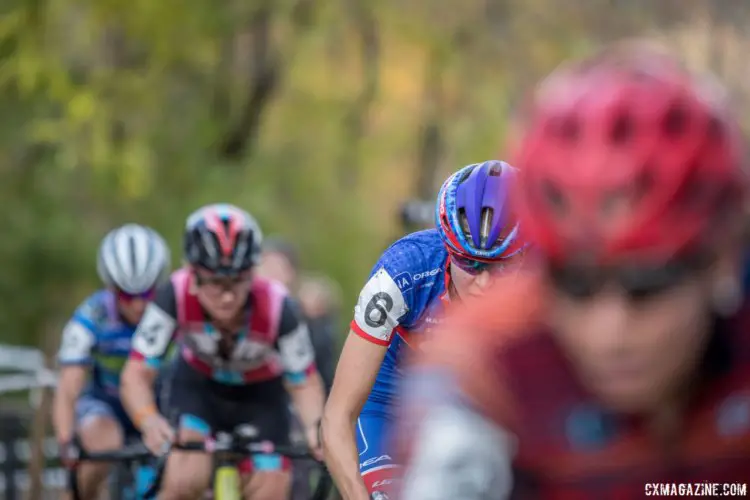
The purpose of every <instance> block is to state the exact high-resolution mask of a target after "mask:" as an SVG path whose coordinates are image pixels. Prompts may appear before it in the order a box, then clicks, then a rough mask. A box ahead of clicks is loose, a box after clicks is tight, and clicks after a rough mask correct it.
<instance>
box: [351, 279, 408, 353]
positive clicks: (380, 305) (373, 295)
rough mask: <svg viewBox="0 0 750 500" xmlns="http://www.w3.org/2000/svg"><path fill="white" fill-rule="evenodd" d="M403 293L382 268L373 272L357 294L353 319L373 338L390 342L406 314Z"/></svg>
mask: <svg viewBox="0 0 750 500" xmlns="http://www.w3.org/2000/svg"><path fill="white" fill-rule="evenodd" d="M406 311H407V307H406V303H405V301H404V296H403V294H402V293H401V290H400V289H399V287H398V285H397V284H396V282H395V281H394V280H393V278H391V276H390V275H389V274H388V272H387V271H386V270H385V269H384V268H380V270H378V272H376V273H375V274H373V275H372V277H371V278H370V280H369V281H368V282H367V284H366V285H365V286H364V288H363V289H362V291H361V292H360V294H359V300H358V301H357V305H356V306H355V308H354V321H355V322H356V323H357V326H359V328H361V329H362V331H364V332H365V333H366V334H368V335H369V336H371V337H373V338H374V339H376V340H379V341H382V342H389V341H390V340H391V335H393V329H394V328H396V327H397V326H398V324H399V319H400V318H401V317H402V316H403V315H404V314H406Z"/></svg>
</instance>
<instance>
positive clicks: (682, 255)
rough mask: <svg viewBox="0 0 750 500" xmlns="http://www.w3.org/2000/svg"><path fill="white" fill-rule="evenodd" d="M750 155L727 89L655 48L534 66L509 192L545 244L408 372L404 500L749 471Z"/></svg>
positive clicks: (635, 484) (582, 492) (569, 493)
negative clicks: (524, 270)
mask: <svg viewBox="0 0 750 500" xmlns="http://www.w3.org/2000/svg"><path fill="white" fill-rule="evenodd" d="M744 161H745V157H744V144H743V143H742V140H741V137H740V133H739V130H738V127H737V125H736V123H735V120H734V118H733V117H732V113H731V109H730V108H729V106H728V104H727V102H726V97H725V96H724V95H723V90H722V89H721V88H720V87H719V86H718V84H717V83H715V82H713V81H711V82H709V81H707V80H703V79H701V78H700V77H698V76H695V75H692V74H690V73H688V72H687V71H686V70H685V69H683V68H682V67H681V66H680V65H679V64H678V63H677V62H676V61H675V60H673V59H672V58H671V57H670V56H668V55H666V54H663V53H661V52H657V51H656V50H655V49H653V48H651V47H648V46H644V45H639V44H623V45H617V46H614V47H611V48H609V49H607V50H604V51H603V52H601V53H600V54H598V55H596V56H594V57H592V58H590V59H587V60H584V61H583V62H580V63H578V64H575V65H571V66H567V67H563V68H561V69H559V70H557V71H556V72H554V73H553V74H552V75H551V76H550V77H549V78H548V79H547V80H546V81H544V82H543V84H542V85H541V86H540V88H539V90H538V93H537V94H536V97H535V101H534V103H533V107H532V110H531V115H530V120H529V122H528V125H527V129H526V131H525V134H524V136H523V137H522V138H521V141H520V145H519V152H518V157H517V162H516V164H517V165H518V168H519V177H518V185H517V186H516V187H515V189H514V190H513V193H514V194H517V196H516V197H515V200H514V201H515V208H516V209H517V210H518V213H519V221H520V224H521V227H522V228H523V229H524V234H527V235H528V236H529V237H530V241H532V242H533V244H534V245H535V249H537V250H538V253H539V255H538V259H537V260H535V261H534V263H533V264H532V266H531V267H532V270H531V272H530V273H529V274H528V275H524V276H522V277H520V278H518V279H517V280H516V281H515V282H514V283H502V282H500V283H498V284H497V285H498V286H497V288H496V289H493V290H492V291H490V292H488V294H486V296H485V297H483V298H481V299H480V300H478V301H475V302H474V303H472V304H470V305H468V306H467V307H466V309H464V310H462V311H459V312H457V314H456V316H454V317H452V318H451V319H450V320H448V321H446V325H448V326H446V328H445V330H442V331H441V332H439V333H437V335H436V336H435V337H434V340H435V342H434V343H433V344H431V345H430V346H426V348H425V351H424V353H423V356H422V358H421V359H420V361H419V362H417V364H416V366H414V367H413V369H412V370H413V371H411V372H410V376H409V377H408V380H407V387H406V389H405V390H406V393H405V395H404V400H405V401H407V402H408V403H409V408H406V409H405V410H404V411H405V413H404V415H405V416H407V417H409V418H412V419H413V420H411V421H409V420H408V419H402V421H404V423H405V426H404V428H402V431H403V434H402V437H403V439H402V440H401V442H402V443H404V445H405V449H404V451H405V454H406V455H407V456H409V457H410V458H409V459H408V460H407V461H408V464H409V465H408V469H407V471H406V472H405V479H404V487H403V490H402V492H401V493H402V494H401V497H402V498H404V499H408V500H426V499H429V500H438V499H446V500H447V499H455V498H461V499H464V500H472V499H480V498H481V499H485V498H498V499H501V498H509V497H510V495H511V494H512V495H514V497H518V498H563V497H565V498H578V499H600V498H642V497H644V496H645V495H646V494H647V493H648V491H649V490H648V488H649V484H652V483H655V482H668V483H671V482H682V483H688V484H690V485H694V484H696V483H704V482H708V483H711V482H732V481H735V482H736V481H740V482H744V481H747V479H748V471H750V305H748V304H744V305H743V304H742V295H741V292H740V291H741V282H740V279H741V264H742V243H741V241H742V240H741V236H742V235H741V224H742V218H741V217H739V216H738V214H740V213H742V210H743V205H744V204H745V203H746V202H747V191H746V179H745V174H744V172H743V171H742V168H743V167H744V165H743V162H744ZM534 269H535V270H536V271H534ZM416 422H419V424H416ZM410 424H414V425H410ZM409 436H411V439H409ZM696 492H698V491H696ZM704 493H705V492H704ZM720 493H721V492H720ZM712 494H715V493H712ZM745 494H746V493H745Z"/></svg>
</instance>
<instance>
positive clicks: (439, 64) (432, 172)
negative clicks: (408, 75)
mask: <svg viewBox="0 0 750 500" xmlns="http://www.w3.org/2000/svg"><path fill="white" fill-rule="evenodd" d="M445 69H446V60H445V54H444V51H443V49H442V47H439V46H438V47H434V48H433V49H432V51H431V53H430V59H429V62H428V66H427V72H426V79H425V93H424V101H423V111H422V113H423V118H422V134H421V139H420V144H419V152H418V157H417V182H416V186H415V197H416V198H417V199H420V200H431V199H433V197H434V195H435V193H434V191H435V184H436V179H435V177H436V175H437V172H438V167H439V165H440V158H441V156H442V154H443V152H444V150H445V148H444V140H443V121H444V117H443V115H444V108H445V102H444V101H445V95H444V94H445V92H444V82H443V80H444V77H445Z"/></svg>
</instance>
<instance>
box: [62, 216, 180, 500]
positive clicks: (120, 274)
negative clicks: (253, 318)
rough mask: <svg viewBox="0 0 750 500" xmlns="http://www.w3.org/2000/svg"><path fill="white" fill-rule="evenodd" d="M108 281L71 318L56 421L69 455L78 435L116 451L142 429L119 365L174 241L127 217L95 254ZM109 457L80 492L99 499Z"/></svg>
mask: <svg viewBox="0 0 750 500" xmlns="http://www.w3.org/2000/svg"><path fill="white" fill-rule="evenodd" d="M97 270H98V272H99V276H100V278H101V280H102V282H103V283H104V285H105V286H106V288H104V289H102V290H99V291H98V292H95V293H94V294H93V295H91V296H90V297H88V298H87V299H86V300H85V301H84V302H83V303H82V304H81V305H80V306H79V307H78V309H76V311H75V312H74V313H73V317H72V318H71V319H70V321H68V323H67V324H66V325H65V328H64V330H63V334H62V341H61V345H60V351H59V353H58V356H57V359H58V363H59V364H60V365H61V370H60V379H59V382H58V386H57V391H56V392H55V398H54V403H53V413H52V418H53V424H54V428H55V435H56V438H57V441H58V443H59V446H60V450H61V456H62V457H63V459H65V458H66V457H67V456H71V455H72V450H73V449H74V445H73V439H74V436H76V435H77V436H78V438H79V439H80V441H81V446H83V447H84V448H85V449H86V450H87V451H104V450H114V449H118V448H120V447H122V445H123V444H124V440H125V439H126V438H128V437H131V436H137V432H136V430H135V428H134V427H133V424H132V423H131V421H130V419H129V418H128V417H127V415H126V413H125V411H124V409H123V407H122V405H121V404H120V399H119V384H120V370H121V369H122V367H123V365H124V364H125V361H126V360H127V359H128V355H129V353H130V342H131V337H132V336H133V333H134V332H135V325H137V324H138V322H139V321H140V319H141V317H142V316H143V313H144V311H145V309H146V305H147V304H148V302H149V301H150V300H151V299H152V298H153V295H154V289H155V287H156V285H157V284H158V283H159V282H161V281H163V280H165V279H166V278H167V277H168V276H169V271H170V258H169V248H168V247H167V244H166V243H165V242H164V239H162V237H161V236H159V234H157V233H156V232H155V231H154V230H152V229H150V228H147V227H143V226H139V225H136V224H127V225H125V226H122V227H119V228H117V229H114V230H113V231H111V232H110V233H109V234H108V235H107V236H106V237H105V238H104V240H103V241H102V243H101V246H100V248H99V255H98V261H97ZM107 472H108V466H107V465H106V464H99V463H96V464H95V463H91V464H83V465H81V467H80V469H79V479H78V484H79V488H80V495H81V497H82V498H84V499H86V498H98V490H99V489H100V487H101V485H102V483H103V481H104V479H105V478H106V476H107Z"/></svg>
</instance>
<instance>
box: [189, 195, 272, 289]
mask: <svg viewBox="0 0 750 500" xmlns="http://www.w3.org/2000/svg"><path fill="white" fill-rule="evenodd" d="M262 241H263V233H262V232H261V230H260V227H259V226H258V223H257V222H256V221H255V218H253V216H252V215H250V214H249V213H247V212H246V211H244V210H242V209H241V208H238V207H236V206H234V205H229V204H227V203H215V204H213V205H206V206H204V207H201V208H199V209H198V210H196V211H195V212H193V213H192V214H190V215H189V216H188V218H187V222H186V223H185V234H184V245H185V246H184V252H185V258H186V260H187V261H188V262H189V263H190V264H191V265H192V266H196V267H201V268H203V269H206V270H208V271H211V272H214V273H218V274H225V275H234V274H239V273H242V272H244V271H247V270H248V269H250V268H252V267H253V266H255V264H256V263H257V262H258V258H259V256H260V245H261V243H262Z"/></svg>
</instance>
